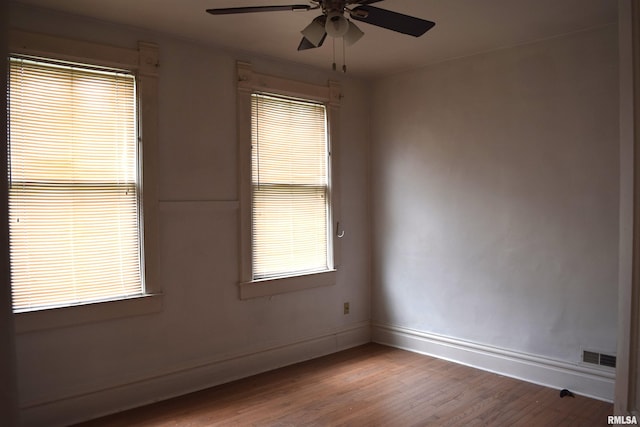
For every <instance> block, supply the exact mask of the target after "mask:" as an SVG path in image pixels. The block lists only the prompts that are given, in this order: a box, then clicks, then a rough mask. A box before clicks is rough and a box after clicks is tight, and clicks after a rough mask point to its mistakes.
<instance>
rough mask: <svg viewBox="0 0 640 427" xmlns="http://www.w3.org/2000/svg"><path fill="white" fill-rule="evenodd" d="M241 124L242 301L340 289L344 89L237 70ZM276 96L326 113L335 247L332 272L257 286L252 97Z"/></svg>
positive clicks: (247, 69)
mask: <svg viewBox="0 0 640 427" xmlns="http://www.w3.org/2000/svg"><path fill="white" fill-rule="evenodd" d="M236 65H237V101H236V102H237V118H238V119H237V120H238V146H239V153H238V158H239V163H240V164H239V168H238V170H239V173H240V177H239V179H238V182H239V186H240V188H239V201H240V283H239V292H240V299H243V300H244V299H250V298H258V297H266V296H270V295H276V294H282V293H287V292H295V291H300V290H303V289H310V288H316V287H320V286H331V285H334V284H335V283H336V276H337V271H336V270H337V269H338V267H339V265H340V239H339V237H338V236H336V230H338V229H339V227H338V224H339V221H340V192H339V183H340V177H339V167H338V166H339V150H338V148H339V143H338V141H339V139H338V129H339V122H338V118H339V107H340V101H341V99H342V93H341V89H340V85H339V84H338V83H337V82H334V81H329V82H328V84H327V85H315V84H311V83H306V82H300V81H294V80H289V79H285V78H280V77H274V76H269V75H265V74H260V73H256V72H254V71H253V69H252V67H251V64H249V63H246V62H238V63H237V64H236ZM255 92H265V93H272V94H275V95H282V96H289V97H294V98H300V99H307V100H312V101H318V102H322V103H323V104H325V105H326V107H327V122H328V135H327V137H328V140H329V141H328V143H329V152H330V157H329V159H330V161H329V173H330V176H331V187H330V189H329V191H330V200H331V209H330V214H329V215H330V217H329V226H330V233H332V234H333V236H334V238H333V239H331V240H332V241H331V243H330V244H332V245H333V248H332V249H333V270H327V271H321V272H318V273H310V274H303V275H298V276H288V277H279V278H273V279H265V280H253V274H252V255H251V253H252V250H251V94H252V93H255Z"/></svg>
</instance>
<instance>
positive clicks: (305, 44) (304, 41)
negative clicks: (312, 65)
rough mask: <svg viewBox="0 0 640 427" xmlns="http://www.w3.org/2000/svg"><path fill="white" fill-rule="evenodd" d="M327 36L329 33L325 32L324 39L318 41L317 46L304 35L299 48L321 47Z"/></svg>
mask: <svg viewBox="0 0 640 427" xmlns="http://www.w3.org/2000/svg"><path fill="white" fill-rule="evenodd" d="M326 38H327V33H324V36H323V37H322V39H320V42H319V43H318V46H316V45H314V44H313V43H311V42H310V41H309V40H308V39H307V38H306V37H303V38H302V40H300V44H299V45H298V50H307V49H315V48H316V47H320V46H322V44H323V43H324V40H325V39H326Z"/></svg>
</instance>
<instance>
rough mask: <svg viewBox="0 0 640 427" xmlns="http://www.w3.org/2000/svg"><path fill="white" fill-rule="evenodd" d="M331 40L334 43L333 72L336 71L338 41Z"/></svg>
mask: <svg viewBox="0 0 640 427" xmlns="http://www.w3.org/2000/svg"><path fill="white" fill-rule="evenodd" d="M331 40H332V41H333V71H335V70H336V39H335V38H333V37H332V38H331Z"/></svg>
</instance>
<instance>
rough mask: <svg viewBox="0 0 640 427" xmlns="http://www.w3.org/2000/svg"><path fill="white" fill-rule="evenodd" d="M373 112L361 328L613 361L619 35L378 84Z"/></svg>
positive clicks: (464, 62)
mask: <svg viewBox="0 0 640 427" xmlns="http://www.w3.org/2000/svg"><path fill="white" fill-rule="evenodd" d="M373 110H374V111H373V114H372V123H373V124H374V126H373V132H372V135H373V138H372V188H374V189H375V190H374V192H373V193H372V205H373V207H372V212H373V236H374V243H373V247H374V252H373V258H372V266H373V275H372V278H373V291H372V294H373V299H374V304H373V321H374V323H375V324H378V325H382V326H394V327H401V328H405V329H407V330H411V331H417V332H416V333H420V332H423V333H429V334H436V335H439V336H443V337H452V338H454V339H456V340H460V341H466V342H471V343H478V344H481V345H485V346H493V347H495V348H497V349H498V350H496V351H502V350H509V351H514V352H518V353H519V354H521V355H522V356H518V357H522V358H523V360H524V358H526V357H527V355H535V358H538V359H541V360H542V358H547V359H550V360H553V361H559V362H562V366H563V367H565V366H566V367H567V369H572V368H571V365H574V366H575V365H576V364H579V363H580V361H581V350H582V349H593V350H595V351H600V352H604V353H607V354H615V353H616V325H617V274H618V212H619V206H618V200H619V157H618V155H619V140H618V57H617V28H616V26H615V25H611V26H606V27H602V28H597V29H593V30H590V31H584V32H580V33H574V34H570V35H566V36H562V37H558V38H553V39H549V40H544V41H540V42H537V43H532V44H528V45H523V46H518V47H515V48H510V49H502V50H497V51H493V52H489V53H485V54H481V55H476V56H472V57H467V58H462V59H458V60H453V61H448V62H443V63H440V64H435V65H433V66H429V67H426V68H424V69H421V70H417V71H413V72H408V73H403V74H399V75H395V76H391V77H388V78H383V79H381V80H380V81H378V82H376V84H375V92H374V99H373ZM514 357H515V356H514ZM536 360H537V359H536ZM545 363H546V362H545ZM549 363H550V362H549ZM498 366H499V365H498ZM518 375H521V376H522V377H523V378H528V376H527V375H528V373H527V370H526V369H525V370H523V371H522V372H521V373H519V374H518ZM577 375H579V374H577ZM610 378H611V379H609V380H608V381H609V382H610V385H609V386H608V387H609V391H607V392H606V396H602V395H601V396H599V397H601V398H606V399H613V392H612V390H613V379H612V378H613V373H611V374H610ZM540 381H543V380H540ZM583 392H584V390H583ZM592 393H594V394H595V392H592Z"/></svg>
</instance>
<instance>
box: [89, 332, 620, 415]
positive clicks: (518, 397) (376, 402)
mask: <svg viewBox="0 0 640 427" xmlns="http://www.w3.org/2000/svg"><path fill="white" fill-rule="evenodd" d="M612 414H613V405H611V404H609V403H605V402H601V401H598V400H594V399H589V398H586V397H582V396H576V397H575V398H570V397H565V398H560V395H559V390H555V389H550V388H546V387H542V386H538V385H534V384H530V383H526V382H523V381H518V380H514V379H511V378H507V377H502V376H500V375H496V374H492V373H488V372H484V371H480V370H477V369H473V368H469V367H467V366H462V365H457V364H455V363H451V362H446V361H443V360H439V359H435V358H432V357H428V356H423V355H419V354H415V353H411V352H408V351H403V350H398V349H394V348H390V347H385V346H382V345H378V344H367V345H364V346H361V347H357V348H354V349H350V350H347V351H343V352H340V353H336V354H333V355H330V356H326V357H322V358H319V359H315V360H311V361H308V362H303V363H299V364H297V365H293V366H289V367H285V368H282V369H278V370H275V371H271V372H267V373H264V374H260V375H256V376H253V377H250V378H246V379H243V380H239V381H235V382H233V383H229V384H225V385H221V386H218V387H214V388H211V389H208V390H204V391H201V392H197V393H193V394H189V395H187V396H183V397H179V398H176V399H172V400H168V401H165V402H160V403H157V404H154V405H150V406H146V407H143V408H139V409H134V410H131V411H127V412H123V413H120V414H116V415H113V416H110V417H106V418H102V419H98V420H94V421H90V422H88V423H84V424H79V425H78V426H82V427H122V426H127V427H129V426H136V427H152V426H153V427H160V426H162V427H169V426H172V427H173V426H175V427H187V426H188V427H200V426H393V427H397V426H527V427H532V426H602V425H607V415H612Z"/></svg>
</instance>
